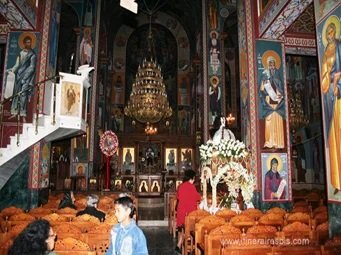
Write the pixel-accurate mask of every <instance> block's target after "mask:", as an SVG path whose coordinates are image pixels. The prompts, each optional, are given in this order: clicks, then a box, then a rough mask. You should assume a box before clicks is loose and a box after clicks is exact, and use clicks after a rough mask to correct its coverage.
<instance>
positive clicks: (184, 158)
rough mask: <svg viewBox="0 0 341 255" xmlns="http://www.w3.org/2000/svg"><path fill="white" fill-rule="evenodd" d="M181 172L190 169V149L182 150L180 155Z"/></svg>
mask: <svg viewBox="0 0 341 255" xmlns="http://www.w3.org/2000/svg"><path fill="white" fill-rule="evenodd" d="M180 163H181V171H185V170H188V169H192V149H191V148H182V149H181V155H180Z"/></svg>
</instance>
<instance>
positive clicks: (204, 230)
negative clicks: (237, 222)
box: [194, 215, 225, 255]
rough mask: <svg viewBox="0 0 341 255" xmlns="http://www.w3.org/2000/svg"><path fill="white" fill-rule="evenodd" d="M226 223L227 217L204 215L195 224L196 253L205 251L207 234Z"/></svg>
mask: <svg viewBox="0 0 341 255" xmlns="http://www.w3.org/2000/svg"><path fill="white" fill-rule="evenodd" d="M224 224H225V219H224V218H220V217H218V216H215V215H210V216H206V217H203V218H202V219H200V220H199V221H198V223H196V224H195V235H194V248H195V255H199V254H202V253H203V252H204V251H205V235H207V234H208V233H209V232H210V231H211V230H212V229H214V228H216V227H219V226H221V225H224Z"/></svg>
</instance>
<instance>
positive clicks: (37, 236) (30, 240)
mask: <svg viewBox="0 0 341 255" xmlns="http://www.w3.org/2000/svg"><path fill="white" fill-rule="evenodd" d="M56 237H57V235H56V233H55V232H54V231H53V229H52V227H51V225H50V223H49V222H48V221H47V220H43V219H41V220H35V221H33V222H31V223H30V224H29V225H27V227H26V228H25V229H24V230H23V231H22V232H21V233H20V234H19V235H18V236H17V237H16V238H15V239H14V241H13V244H12V246H11V247H10V249H9V251H8V254H9V255H38V254H39V255H41V254H44V255H56V253H55V252H54V251H53V249H54V245H55V241H56Z"/></svg>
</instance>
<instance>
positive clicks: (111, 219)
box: [104, 212, 118, 226]
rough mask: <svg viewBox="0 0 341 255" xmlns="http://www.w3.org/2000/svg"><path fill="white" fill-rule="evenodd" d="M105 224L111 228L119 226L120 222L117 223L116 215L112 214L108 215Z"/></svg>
mask: <svg viewBox="0 0 341 255" xmlns="http://www.w3.org/2000/svg"><path fill="white" fill-rule="evenodd" d="M104 222H105V223H107V224H109V225H111V226H113V225H115V224H117V223H118V221H117V217H116V216H115V213H114V212H110V213H108V214H106V216H105V221H104Z"/></svg>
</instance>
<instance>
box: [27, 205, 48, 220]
mask: <svg viewBox="0 0 341 255" xmlns="http://www.w3.org/2000/svg"><path fill="white" fill-rule="evenodd" d="M50 213H52V210H51V209H49V208H43V207H36V208H33V209H31V210H30V211H29V212H28V214H29V215H32V216H33V217H34V218H36V219H40V218H42V217H44V216H45V215H48V214H50Z"/></svg>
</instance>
